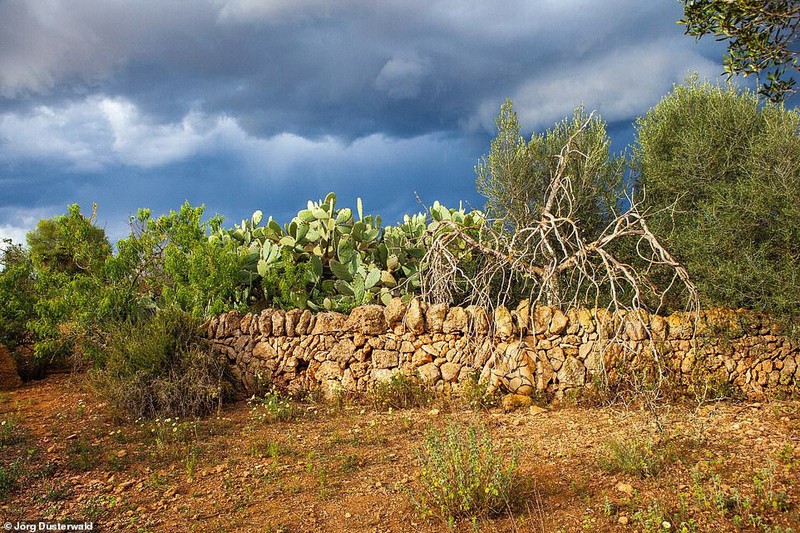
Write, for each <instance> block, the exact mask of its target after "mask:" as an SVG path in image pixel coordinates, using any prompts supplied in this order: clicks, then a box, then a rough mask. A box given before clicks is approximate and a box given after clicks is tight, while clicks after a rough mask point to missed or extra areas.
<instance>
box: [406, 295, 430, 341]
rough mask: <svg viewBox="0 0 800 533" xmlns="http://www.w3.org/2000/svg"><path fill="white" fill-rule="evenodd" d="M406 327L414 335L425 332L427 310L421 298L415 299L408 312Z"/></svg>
mask: <svg viewBox="0 0 800 533" xmlns="http://www.w3.org/2000/svg"><path fill="white" fill-rule="evenodd" d="M405 325H406V328H408V330H409V331H411V332H413V333H417V334H420V333H424V332H425V309H424V306H423V303H422V301H420V299H419V298H414V299H412V300H411V303H410V304H409V306H408V310H406V316H405Z"/></svg>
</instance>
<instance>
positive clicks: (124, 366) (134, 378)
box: [93, 308, 232, 419]
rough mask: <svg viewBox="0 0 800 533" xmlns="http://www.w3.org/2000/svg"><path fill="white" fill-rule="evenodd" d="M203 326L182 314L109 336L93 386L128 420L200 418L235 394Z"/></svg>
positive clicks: (171, 312) (169, 313) (164, 314)
mask: <svg viewBox="0 0 800 533" xmlns="http://www.w3.org/2000/svg"><path fill="white" fill-rule="evenodd" d="M199 326H200V325H199V322H198V321H197V320H196V319H194V318H193V317H192V316H191V315H189V314H187V313H184V312H182V311H180V310H178V309H174V308H167V309H163V310H159V311H158V312H157V313H155V315H153V316H152V317H150V318H147V319H143V320H140V321H137V322H135V323H126V324H121V325H118V326H117V327H116V328H114V329H113V330H112V331H111V333H110V334H109V336H108V339H107V343H106V349H105V357H104V358H103V360H101V365H102V366H101V367H100V368H98V369H96V370H95V371H94V372H93V383H94V385H95V387H96V388H97V389H98V391H99V392H100V394H101V395H102V396H103V397H105V398H106V400H107V401H108V402H109V404H110V406H111V407H112V408H113V409H114V410H115V411H116V412H117V413H118V414H120V415H121V416H122V417H124V418H128V419H137V418H148V419H149V418H156V417H175V416H179V417H194V416H202V415H205V414H207V413H209V412H211V411H212V410H213V409H214V408H216V407H218V406H219V405H220V404H221V403H222V401H223V400H225V399H227V398H228V397H230V396H231V394H232V387H231V385H230V382H229V381H228V380H227V379H226V376H225V363H224V362H223V361H221V360H220V358H219V357H217V356H216V355H215V354H214V353H212V351H211V349H210V347H209V346H208V344H207V342H206V341H205V340H204V339H203V338H202V336H201V334H200V332H199Z"/></svg>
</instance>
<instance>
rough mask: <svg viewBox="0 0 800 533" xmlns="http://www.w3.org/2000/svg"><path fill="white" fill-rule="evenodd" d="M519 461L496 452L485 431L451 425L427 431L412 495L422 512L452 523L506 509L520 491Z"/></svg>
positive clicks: (427, 515) (493, 513) (423, 514)
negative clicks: (417, 483)
mask: <svg viewBox="0 0 800 533" xmlns="http://www.w3.org/2000/svg"><path fill="white" fill-rule="evenodd" d="M517 457H518V453H517V452H514V453H512V454H510V455H509V456H504V455H503V454H502V453H501V452H499V451H497V450H496V449H495V447H494V444H493V443H492V439H491V437H490V436H489V434H488V433H487V432H486V430H485V429H483V428H479V427H475V426H466V427H464V426H462V425H458V424H455V423H451V424H449V425H448V426H447V427H446V428H445V430H444V431H440V430H438V429H432V430H430V431H428V433H427V435H426V436H425V440H424V442H423V445H422V448H421V449H420V450H419V464H420V467H421V469H422V471H421V473H420V477H419V484H420V488H419V491H418V493H417V494H416V495H415V496H414V501H415V504H416V505H417V508H418V509H419V511H420V514H421V515H422V516H423V517H429V516H433V517H437V518H439V519H441V520H443V521H445V522H448V523H453V522H454V521H455V520H459V519H464V518H469V519H473V520H474V519H478V518H482V517H486V516H491V515H497V514H500V513H502V512H504V511H508V510H509V509H511V507H512V505H513V504H514V503H515V502H514V497H515V493H516V490H517V489H518V487H517V485H518V483H519V480H518V477H517V468H518V461H517Z"/></svg>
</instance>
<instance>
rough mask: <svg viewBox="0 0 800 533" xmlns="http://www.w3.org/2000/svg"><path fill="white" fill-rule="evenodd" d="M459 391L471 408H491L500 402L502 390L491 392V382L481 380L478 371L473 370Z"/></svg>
mask: <svg viewBox="0 0 800 533" xmlns="http://www.w3.org/2000/svg"><path fill="white" fill-rule="evenodd" d="M459 393H460V395H461V399H462V400H463V401H464V403H466V404H467V405H468V406H469V407H470V409H475V410H482V409H491V408H492V407H497V405H498V404H499V403H500V390H499V389H498V390H496V391H495V392H492V393H489V382H488V381H487V380H481V379H480V374H479V373H478V372H472V373H471V374H469V376H468V377H467V379H465V380H464V381H462V382H461V386H460V388H459Z"/></svg>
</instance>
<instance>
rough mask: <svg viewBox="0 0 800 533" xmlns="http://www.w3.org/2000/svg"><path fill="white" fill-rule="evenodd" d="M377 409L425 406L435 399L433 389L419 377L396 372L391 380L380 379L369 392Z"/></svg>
mask: <svg viewBox="0 0 800 533" xmlns="http://www.w3.org/2000/svg"><path fill="white" fill-rule="evenodd" d="M368 396H369V399H370V400H371V401H372V405H373V406H374V407H375V409H378V410H380V411H384V410H388V409H409V408H412V407H423V406H426V405H428V404H429V403H431V400H433V391H432V390H431V389H430V387H428V386H426V385H425V384H424V383H422V382H420V380H418V379H417V378H413V377H409V376H407V375H405V374H395V375H394V376H392V378H391V379H390V380H389V381H380V382H378V383H376V384H375V386H374V387H373V388H372V390H370V392H369V395H368Z"/></svg>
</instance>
